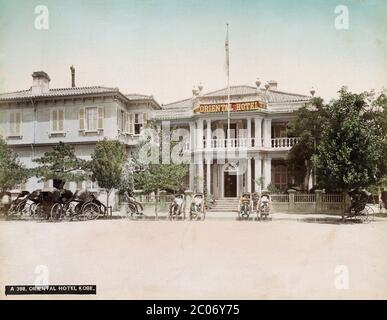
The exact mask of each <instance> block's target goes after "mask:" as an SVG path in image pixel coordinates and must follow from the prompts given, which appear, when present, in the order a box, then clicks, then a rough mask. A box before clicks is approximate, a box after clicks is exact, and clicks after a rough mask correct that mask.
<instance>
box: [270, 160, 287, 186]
mask: <svg viewBox="0 0 387 320" xmlns="http://www.w3.org/2000/svg"><path fill="white" fill-rule="evenodd" d="M273 171H274V185H275V186H276V187H277V188H278V189H280V190H281V191H284V190H286V188H287V187H288V167H287V166H286V165H283V164H279V165H275V166H274V170H273Z"/></svg>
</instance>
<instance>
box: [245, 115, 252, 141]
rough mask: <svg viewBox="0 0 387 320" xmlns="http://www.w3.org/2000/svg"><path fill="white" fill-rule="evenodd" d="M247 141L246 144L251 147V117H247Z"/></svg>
mask: <svg viewBox="0 0 387 320" xmlns="http://www.w3.org/2000/svg"><path fill="white" fill-rule="evenodd" d="M246 121H247V143H246V146H247V147H248V148H249V147H251V118H247V119H246Z"/></svg>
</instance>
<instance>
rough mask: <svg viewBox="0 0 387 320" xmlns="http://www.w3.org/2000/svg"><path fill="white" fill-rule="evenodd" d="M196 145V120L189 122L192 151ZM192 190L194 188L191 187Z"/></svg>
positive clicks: (190, 147)
mask: <svg viewBox="0 0 387 320" xmlns="http://www.w3.org/2000/svg"><path fill="white" fill-rule="evenodd" d="M194 147H195V122H190V123H189V149H190V150H191V152H192V151H193V150H194ZM191 190H192V189H191Z"/></svg>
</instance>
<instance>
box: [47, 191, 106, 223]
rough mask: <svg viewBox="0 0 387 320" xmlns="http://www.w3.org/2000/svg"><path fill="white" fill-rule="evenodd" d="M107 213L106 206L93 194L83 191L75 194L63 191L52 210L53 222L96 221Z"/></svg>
mask: <svg viewBox="0 0 387 320" xmlns="http://www.w3.org/2000/svg"><path fill="white" fill-rule="evenodd" d="M106 213H107V210H106V206H105V205H104V204H103V203H101V202H100V201H99V200H98V199H97V198H96V197H95V196H94V195H93V194H92V193H90V192H88V191H85V190H82V191H76V192H75V193H74V194H73V193H72V192H71V191H70V190H63V191H62V192H61V196H60V198H59V199H58V201H57V202H56V203H55V204H54V205H53V206H52V208H51V213H50V216H51V220H52V221H62V220H69V221H71V220H74V219H78V220H95V219H97V218H98V217H99V216H100V214H103V215H105V214H106Z"/></svg>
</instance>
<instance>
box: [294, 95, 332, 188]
mask: <svg viewBox="0 0 387 320" xmlns="http://www.w3.org/2000/svg"><path fill="white" fill-rule="evenodd" d="M324 114H325V109H324V104H323V100H322V99H321V98H314V99H312V101H311V102H310V103H309V104H308V105H305V106H303V107H301V108H300V109H298V110H297V111H296V112H295V115H296V118H295V119H294V120H293V121H291V122H290V123H289V126H288V135H289V136H291V137H298V142H297V144H295V145H294V146H293V148H292V149H291V150H290V151H289V154H288V157H287V162H288V166H289V169H290V170H291V171H292V172H293V173H294V176H295V178H296V181H295V182H296V184H297V185H300V184H302V185H303V186H304V189H308V183H309V178H310V175H311V174H312V171H313V167H314V164H313V158H314V155H315V154H316V148H317V144H318V143H319V141H320V139H321V133H322V131H321V128H322V123H323V120H324Z"/></svg>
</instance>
